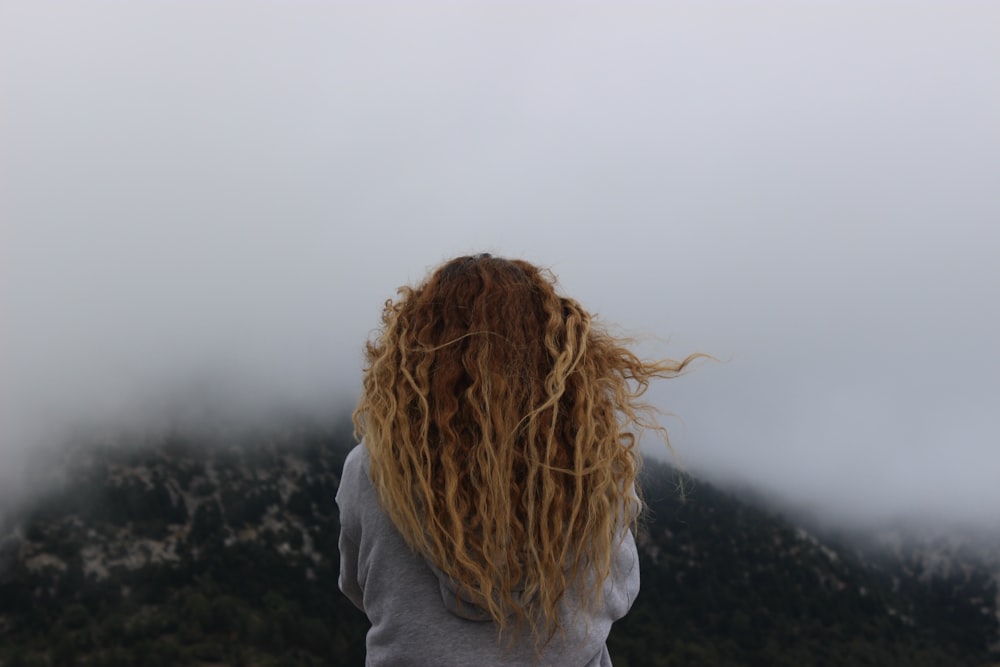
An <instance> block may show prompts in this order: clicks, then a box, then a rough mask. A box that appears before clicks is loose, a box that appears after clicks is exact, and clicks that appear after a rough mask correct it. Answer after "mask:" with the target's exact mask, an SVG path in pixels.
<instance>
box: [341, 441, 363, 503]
mask: <svg viewBox="0 0 1000 667" xmlns="http://www.w3.org/2000/svg"><path fill="white" fill-rule="evenodd" d="M368 470H369V455H368V448H367V447H365V443H363V442H362V443H361V444H359V445H356V446H355V447H354V449H352V450H351V451H350V452H349V453H348V454H347V458H346V459H344V469H343V470H342V471H341V473H340V484H339V486H338V487H337V502H338V503H339V502H340V501H341V499H342V498H345V497H348V496H349V495H356V494H357V493H359V492H361V491H362V490H363V489H364V488H365V487H366V486H369V485H370V484H371V481H370V480H369V477H368V475H369V472H368Z"/></svg>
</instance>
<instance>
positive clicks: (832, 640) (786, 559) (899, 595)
mask: <svg viewBox="0 0 1000 667" xmlns="http://www.w3.org/2000/svg"><path fill="white" fill-rule="evenodd" d="M350 447H351V438H350V432H349V429H348V428H345V427H330V426H320V425H315V424H307V423H299V424H292V425H287V424H286V425H284V426H282V427H280V428H274V429H269V430H257V431H250V430H244V431H235V430H234V431H228V432H218V433H215V434H211V435H209V434H201V435H199V436H192V435H186V436H182V435H179V434H170V435H163V436H149V435H132V436H126V435H121V434H119V435H116V436H114V437H108V438H103V439H100V440H97V441H92V442H89V443H86V444H80V445H78V446H75V447H72V448H68V449H66V450H65V451H64V453H63V454H62V456H61V459H60V460H58V461H53V462H48V463H47V464H46V465H45V466H43V467H42V468H41V470H39V471H38V472H37V479H36V480H34V486H35V487H36V488H38V489H39V491H38V492H37V493H36V494H35V496H34V497H33V498H32V499H30V500H28V501H24V502H22V503H21V504H19V505H18V506H16V507H15V506H8V507H5V508H3V510H4V517H5V518H4V519H3V520H2V523H0V666H2V667H14V666H21V665H38V666H41V665H53V666H55V665H58V666H62V665H95V666H104V665H106V666H112V665H137V664H141V665H153V666H156V665H164V666H168V665H219V664H230V665H329V664H334V665H362V664H363V663H364V633H365V629H366V627H367V622H366V620H365V618H364V616H363V615H362V614H361V613H360V612H358V611H357V610H356V609H354V607H353V606H351V604H350V603H349V602H348V601H347V599H346V598H344V597H343V596H342V595H341V594H340V593H339V591H338V590H337V571H338V567H339V564H338V555H337V536H338V531H339V526H338V523H337V512H336V505H335V503H334V496H335V493H336V489H337V482H338V479H339V471H340V468H341V466H342V464H343V459H344V456H345V455H346V453H347V451H348V450H349V448H350ZM677 480H678V475H677V473H676V471H674V470H672V469H670V468H668V467H667V466H664V465H662V464H655V463H650V464H648V465H647V466H646V468H645V470H644V474H643V483H642V487H643V492H644V496H645V499H646V501H647V503H648V505H649V507H650V511H649V512H648V514H647V515H646V516H645V517H644V519H643V524H642V527H641V530H640V533H639V536H638V542H639V544H640V559H641V564H642V577H643V584H642V592H641V593H640V595H639V598H638V599H637V601H636V604H635V606H634V607H633V610H632V612H631V613H630V614H629V615H628V616H627V617H626V618H625V619H623V620H622V621H619V622H618V623H617V624H616V625H615V627H614V630H613V632H612V636H611V637H610V638H609V647H610V649H611V651H612V655H613V657H614V660H615V665H616V667H637V666H638V667H643V666H647V665H648V666H652V667H658V666H660V665H685V666H687V665H712V666H714V665H722V666H724V665H733V666H737V665H747V666H750V665H768V666H771V665H796V666H808V665H907V666H910V665H915V666H920V665H928V666H935V665H941V666H945V665H947V666H948V667H952V666H955V665H969V666H975V667H979V666H986V665H990V664H1000V653H998V651H997V649H998V646H997V639H998V621H997V611H998V605H997V581H998V572H1000V567H996V566H997V559H996V558H995V556H996V553H995V552H994V553H993V556H990V555H989V553H987V554H986V555H984V554H983V553H982V552H978V551H975V550H970V549H964V550H962V549H954V550H951V551H947V553H945V554H944V555H942V553H943V552H942V551H941V549H940V548H938V549H937V551H933V554H934V556H933V558H931V556H929V555H928V554H931V553H932V550H928V545H926V544H924V543H922V542H919V541H918V542H912V541H911V542H909V543H907V542H906V541H901V540H899V539H895V540H890V541H887V542H886V543H885V544H882V545H878V544H874V545H873V544H867V545H865V546H863V547H862V546H859V544H860V543H859V542H858V541H854V542H847V541H843V542H838V541H837V540H835V539H833V538H831V537H827V536H822V535H821V534H820V533H818V532H817V531H810V530H807V529H805V528H803V527H801V526H797V525H795V524H793V523H791V522H789V521H787V520H785V519H783V518H781V517H780V516H778V515H776V514H775V513H774V512H772V511H769V510H767V509H765V508H763V507H760V506H756V505H754V504H751V503H748V502H746V501H743V500H740V499H738V498H737V497H735V496H733V495H729V494H727V493H725V492H724V491H722V490H720V489H718V488H716V487H713V486H712V485H710V484H707V483H704V482H698V481H691V480H688V482H687V486H688V491H687V493H686V494H685V497H683V498H682V496H681V494H680V493H679V490H678V488H677ZM890 542H891V544H890ZM938 547H940V545H938ZM928 559H930V560H928ZM935 559H936V560H935ZM931 563H933V567H931ZM991 646H992V652H991Z"/></svg>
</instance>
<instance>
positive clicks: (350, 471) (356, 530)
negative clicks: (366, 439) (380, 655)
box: [337, 447, 365, 611]
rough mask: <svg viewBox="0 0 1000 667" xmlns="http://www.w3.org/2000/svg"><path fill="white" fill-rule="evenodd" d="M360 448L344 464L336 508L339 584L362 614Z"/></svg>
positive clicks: (362, 472) (361, 472)
mask: <svg viewBox="0 0 1000 667" xmlns="http://www.w3.org/2000/svg"><path fill="white" fill-rule="evenodd" d="M359 453H360V447H355V448H354V449H352V450H351V453H350V454H348V456H347V460H346V461H345V462H344V470H343V472H342V473H341V476H340V485H339V486H338V487H337V507H338V508H339V509H340V541H339V547H340V578H339V579H338V584H339V586H340V590H341V591H343V593H344V595H346V596H347V597H348V598H349V599H350V601H351V602H353V603H354V605H355V606H356V607H357V608H358V609H360V610H361V611H364V610H365V606H364V590H363V589H362V587H361V578H360V577H359V576H358V560H359V556H360V544H361V517H360V515H359V513H358V506H357V501H358V497H359V493H360V491H361V487H360V482H361V481H362V480H361V479H360V478H359V476H360V475H364V474H365V471H364V470H363V469H362V466H361V465H360V461H359V456H358V454H359Z"/></svg>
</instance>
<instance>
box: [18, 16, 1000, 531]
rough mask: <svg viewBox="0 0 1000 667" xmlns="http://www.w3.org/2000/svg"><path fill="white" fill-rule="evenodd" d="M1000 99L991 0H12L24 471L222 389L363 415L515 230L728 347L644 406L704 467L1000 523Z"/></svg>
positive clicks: (651, 338)
mask: <svg viewBox="0 0 1000 667" xmlns="http://www.w3.org/2000/svg"><path fill="white" fill-rule="evenodd" d="M998 119H1000V5H998V4H996V3H992V2H981V3H975V2H965V1H962V0H940V1H939V2H924V3H921V2H912V1H907V2H877V1H874V2H843V1H837V2H834V1H830V2H764V1H761V2H749V1H744V2H703V1H700V0H699V1H692V2H667V1H664V2H656V3H653V2H649V3H630V2H606V3H586V2H585V3H578V2H559V3H556V2H527V1H525V2H475V1H471V0H470V2H448V3H430V2H400V3H385V2H357V3H344V2H301V1H292V2H277V1H274V2H261V1H259V0H239V1H236V0H231V1H227V2H225V1H221V0H220V1H208V2H204V1H199V2H194V1H190V0H172V1H170V2H166V1H150V2H93V1H77V2H68V1H66V2H48V1H46V0H0V272H2V273H0V275H2V283H0V289H2V293H0V299H2V300H0V308H2V311H0V312H2V319H0V332H2V338H0V345H2V354H0V372H2V375H0V378H2V380H0V381H2V385H0V388H2V391H3V393H2V395H0V428H2V441H0V470H2V471H3V472H2V474H0V477H3V476H4V475H6V476H7V478H8V482H5V483H8V484H9V483H10V482H9V478H11V477H16V476H17V475H16V473H15V472H14V471H16V470H18V466H19V465H20V461H21V460H22V457H21V454H22V453H23V452H24V451H25V450H26V449H28V448H33V447H39V446H42V445H43V444H44V443H45V442H51V441H53V440H54V439H55V438H57V437H58V433H59V432H60V430H61V429H65V428H68V427H69V426H71V425H73V424H78V423H100V422H108V423H111V422H115V421H122V420H127V419H129V418H135V416H136V415H142V418H143V419H146V418H150V419H152V418H153V415H155V413H156V411H157V410H158V409H160V408H162V406H163V405H166V404H169V403H170V401H175V400H177V399H176V397H177V395H178V392H180V393H181V395H185V394H186V395H197V394H195V393H191V392H193V391H194V388H197V387H204V386H210V387H212V388H214V390H215V391H216V392H217V393H218V394H221V395H223V396H225V397H227V398H232V401H233V402H234V404H239V405H244V406H251V409H253V410H257V409H258V408H259V407H260V406H263V405H267V404H269V403H281V404H283V405H291V406H301V407H302V408H303V409H307V410H314V409H317V408H318V407H319V406H337V409H342V408H341V407H340V406H342V405H347V404H349V402H350V401H353V400H354V398H355V397H356V395H357V391H358V383H359V378H360V368H361V355H360V350H361V345H362V343H363V341H364V339H365V337H366V336H367V335H368V334H369V332H370V331H371V330H372V329H373V328H374V327H375V325H376V324H377V321H378V315H379V312H380V309H381V304H382V302H383V301H384V300H385V299H386V298H388V297H390V296H392V295H393V293H394V291H395V289H396V288H397V287H398V286H399V285H401V284H403V283H407V282H412V281H416V280H419V279H420V278H422V277H423V276H424V275H425V273H426V271H427V270H428V269H430V268H432V267H433V266H435V265H436V264H438V263H439V262H441V261H442V260H444V259H446V258H449V257H451V256H453V255H456V254H462V253H468V252H479V251H490V252H493V253H496V254H500V255H506V256H517V257H524V258H526V259H529V260H531V261H535V262H537V263H540V264H543V265H546V266H549V267H551V268H552V269H553V271H554V272H555V273H556V274H557V275H558V276H559V278H560V282H561V285H562V287H563V289H564V291H565V292H566V293H568V294H570V295H571V296H574V297H575V298H577V299H579V300H580V301H582V302H583V303H584V304H585V306H587V307H588V308H590V309H591V310H592V311H594V312H596V313H598V314H599V315H600V316H601V317H602V319H604V320H605V321H606V322H609V323H616V324H617V325H620V326H621V327H622V328H623V329H624V330H625V331H627V332H630V333H634V334H638V335H641V336H646V337H647V338H648V342H647V343H645V344H643V348H642V349H643V352H644V353H646V354H650V355H667V356H675V357H677V356H684V355H686V354H688V353H690V352H694V351H703V352H708V353H711V354H713V355H715V356H716V357H718V358H719V359H721V360H722V361H723V363H717V364H703V365H701V366H700V367H699V368H698V370H697V371H695V372H694V373H692V374H691V375H690V376H688V377H685V378H683V379H680V380H677V381H673V382H669V383H665V384H663V385H661V386H660V387H659V388H657V390H655V392H653V394H652V398H653V400H654V401H655V402H656V403H657V405H659V406H660V407H662V408H663V409H664V410H666V411H669V412H671V413H674V414H676V415H677V418H668V419H667V420H666V425H667V426H668V427H669V428H670V429H671V433H672V440H673V444H674V446H675V448H676V449H677V451H678V452H679V454H680V456H681V458H682V461H683V462H684V464H685V465H686V466H687V467H688V468H690V469H691V470H693V471H695V472H697V473H701V474H704V475H706V476H708V477H710V478H713V479H728V480H737V481H743V482H746V483H750V484H752V485H755V486H757V487H759V488H761V489H763V490H766V491H769V492H773V493H777V494H779V495H782V496H785V497H786V498H789V499H792V500H794V501H795V502H797V503H800V504H801V505H802V506H805V507H819V508H823V509H824V511H829V512H831V513H834V514H836V515H837V516H847V517H854V518H879V519H880V518H885V517H888V516H892V515H897V514H912V515H917V516H924V517H928V518H930V519H933V520H938V519H951V520H954V519H961V520H971V521H976V522H979V524H981V525H990V526H992V527H993V528H994V529H1000V513H998V512H997V511H996V508H997V507H1000V382H998V378H1000V347H998V341H1000V309H998V301H1000V298H998V297H1000V269H998V268H997V267H998V263H1000V262H998V258H1000V120H998ZM157 406H160V407H157ZM328 409H331V410H332V409H333V408H332V407H330V408H328ZM649 445H650V447H649V448H650V449H651V450H652V449H654V448H655V446H654V445H655V443H649Z"/></svg>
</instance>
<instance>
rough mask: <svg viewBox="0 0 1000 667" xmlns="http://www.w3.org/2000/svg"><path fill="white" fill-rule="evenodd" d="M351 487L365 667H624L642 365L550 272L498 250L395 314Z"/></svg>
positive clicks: (350, 562)
mask: <svg viewBox="0 0 1000 667" xmlns="http://www.w3.org/2000/svg"><path fill="white" fill-rule="evenodd" d="M366 360H367V367H366V369H365V374H364V390H363V394H362V397H361V401H360V405H359V406H358V409H357V411H356V412H355V426H356V428H357V431H358V434H359V435H360V436H361V437H362V438H363V442H362V444H361V445H360V446H359V447H357V448H355V449H354V450H353V451H352V452H351V453H350V455H349V456H348V458H347V461H346V463H345V465H344V472H343V476H342V479H341V482H340V488H339V490H338V493H337V503H338V505H339V506H340V513H341V536H340V554H341V570H340V588H341V590H342V591H343V592H344V593H345V594H346V595H347V596H348V597H349V598H350V599H351V600H352V601H353V602H354V604H356V605H357V606H358V607H359V608H360V609H361V610H362V611H364V612H365V613H366V614H367V615H368V618H369V620H370V621H371V624H372V626H371V629H370V630H369V632H368V635H367V642H366V643H367V656H368V657H367V664H368V665H394V666H395V665H420V666H427V665H433V666H444V665H456V666H462V667H467V666H468V665H475V666H477V667H485V666H488V665H559V666H573V667H575V666H583V665H593V666H597V665H610V664H611V661H610V658H609V655H608V651H607V647H606V645H605V641H606V639H607V636H608V632H609V630H610V628H611V624H612V623H613V622H614V621H615V620H617V619H619V618H621V617H622V616H624V615H625V613H626V612H627V611H628V609H629V607H630V606H631V605H632V602H633V600H634V599H635V596H636V594H637V592H638V589H639V568H638V558H637V554H636V546H635V541H634V539H633V534H632V530H631V528H632V524H633V523H634V521H635V520H636V517H637V516H638V515H639V512H640V510H641V502H640V500H639V498H638V497H637V496H636V494H635V491H634V489H635V485H634V483H635V477H636V472H637V470H638V467H639V462H640V460H639V451H638V445H637V441H636V434H637V432H638V431H639V430H641V429H646V428H653V429H655V430H658V431H660V432H662V431H663V429H662V428H660V427H659V426H657V425H656V423H655V421H654V420H653V419H650V418H649V408H648V407H647V406H645V405H642V404H640V403H638V402H637V401H638V398H639V396H641V395H642V394H643V392H644V391H645V390H646V388H647V386H648V383H649V381H650V380H651V379H652V378H654V377H672V376H675V375H677V374H678V373H680V372H681V371H682V370H683V369H684V367H685V366H686V365H687V363H688V362H689V361H690V360H691V357H689V358H688V359H685V360H684V361H682V362H674V361H670V360H666V361H657V362H646V361H642V360H640V359H639V358H637V357H636V356H635V355H634V354H633V353H632V352H630V351H629V350H628V349H627V348H626V347H625V346H624V342H623V341H621V340H619V339H616V338H615V337H613V336H611V335H610V334H609V333H608V332H606V331H604V330H602V329H601V328H599V327H598V326H597V325H596V324H595V323H594V321H593V319H592V317H591V315H590V314H588V313H587V311H585V310H584V309H583V308H582V307H581V306H580V305H579V304H578V303H577V302H576V301H574V300H572V299H569V298H566V297H564V296H561V295H559V294H558V293H557V291H556V289H555V281H554V279H553V278H552V277H551V276H550V275H549V274H547V273H546V272H545V271H542V270H540V269H538V268H537V267H535V266H532V265H531V264H529V263H527V262H524V261H519V260H505V259H500V258H497V257H492V256H490V255H488V254H483V255H477V256H471V257H460V258H457V259H454V260H452V261H449V262H447V263H445V264H444V265H443V266H441V267H440V268H438V269H437V270H436V271H434V272H433V273H432V274H431V275H430V277H429V278H427V280H426V281H425V282H424V283H423V284H421V285H419V286H417V287H415V288H410V287H403V288H401V289H400V298H399V299H398V300H396V301H392V300H390V301H388V302H386V306H385V310H384V312H383V315H382V328H381V330H380V331H379V333H378V335H377V337H376V338H375V339H374V340H373V341H370V342H369V343H368V344H367V347H366Z"/></svg>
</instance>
